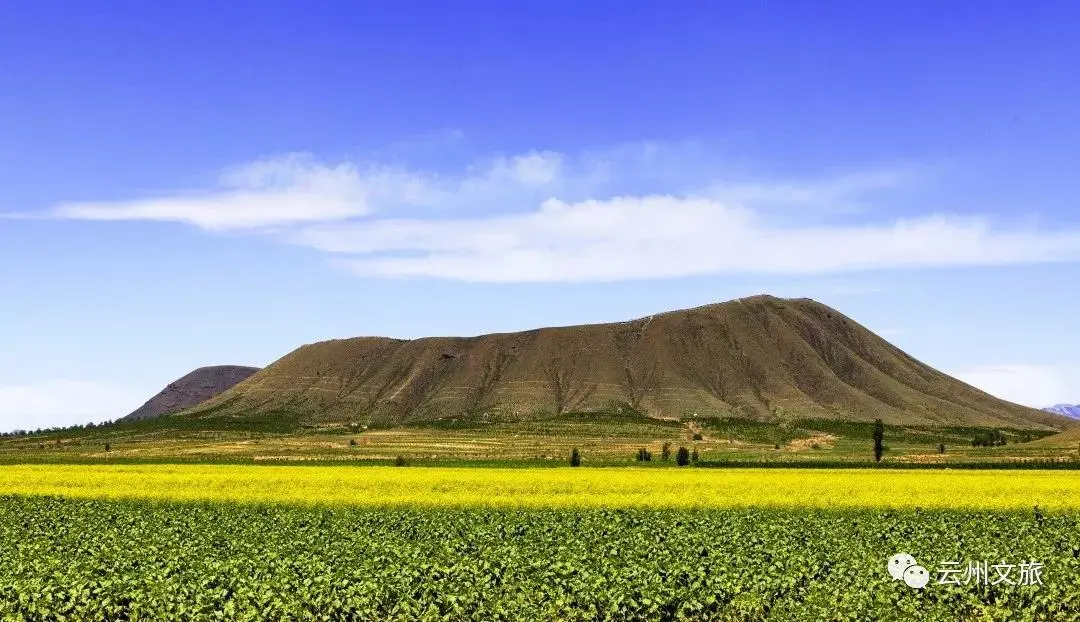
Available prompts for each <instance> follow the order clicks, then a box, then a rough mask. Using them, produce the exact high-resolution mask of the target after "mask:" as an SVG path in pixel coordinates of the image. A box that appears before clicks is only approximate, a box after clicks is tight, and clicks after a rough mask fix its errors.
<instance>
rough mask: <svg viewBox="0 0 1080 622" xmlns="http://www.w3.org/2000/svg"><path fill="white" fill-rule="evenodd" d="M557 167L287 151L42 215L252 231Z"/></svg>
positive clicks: (433, 197) (485, 194) (548, 159)
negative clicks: (409, 162)
mask: <svg viewBox="0 0 1080 622" xmlns="http://www.w3.org/2000/svg"><path fill="white" fill-rule="evenodd" d="M561 173H562V156H561V155H559V154H556V153H553V152H530V153H526V154H522V155H517V156H513V157H502V156H500V157H497V158H494V159H492V160H491V161H490V162H488V163H487V164H486V165H485V166H483V167H476V168H473V169H470V170H469V171H467V173H466V174H464V175H462V176H459V177H453V176H451V177H445V176H440V175H437V174H435V173H431V172H426V171H412V170H408V169H405V168H400V167H389V166H385V165H379V164H371V165H368V166H366V167H360V166H357V165H356V164H354V163H351V162H343V163H339V164H335V165H328V164H324V163H320V162H318V161H317V160H315V159H314V158H313V157H311V156H310V155H307V154H290V155H286V156H282V157H278V158H272V159H266V160H259V161H256V162H253V163H250V164H246V165H244V166H239V167H235V168H233V169H230V170H228V171H225V173H224V174H222V175H221V177H220V179H219V181H218V187H217V188H215V189H213V190H211V191H202V192H187V193H173V194H170V195H166V196H159V197H149V198H143V199H134V200H130V201H120V202H109V203H94V202H83V203H68V204H64V205H59V206H56V207H54V208H53V209H52V210H51V211H50V214H49V215H50V216H52V217H56V218H64V219H74V220H106V221H108V220H112V221H120V220H147V221H172V222H183V223H187V224H191V225H195V226H197V227H201V228H203V229H208V230H212V231H229V230H252V229H262V228H267V227H277V226H281V225H294V224H299V223H313V222H331V221H341V220H347V219H350V218H356V217H360V216H365V215H369V214H373V213H379V212H384V211H388V210H392V209H395V208H399V207H402V206H406V207H407V206H414V207H415V206H420V207H437V206H440V205H456V204H462V203H468V202H470V201H491V200H493V199H494V200H497V199H499V198H503V197H505V196H508V195H513V194H514V193H515V192H519V191H521V190H526V191H530V190H536V189H540V188H544V187H547V186H551V185H553V184H556V183H557V182H558V181H559V179H560V175H561ZM13 216H17V215H13Z"/></svg>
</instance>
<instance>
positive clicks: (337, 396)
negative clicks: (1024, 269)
mask: <svg viewBox="0 0 1080 622" xmlns="http://www.w3.org/2000/svg"><path fill="white" fill-rule="evenodd" d="M611 409H622V410H624V411H626V410H630V411H636V412H640V413H643V414H646V415H649V416H653V417H670V418H683V417H692V416H703V417H704V416H736V417H746V418H754V419H759V420H778V419H779V420H796V419H808V418H818V419H844V420H854V421H872V420H874V419H878V418H880V419H882V420H884V421H885V422H886V423H890V424H899V425H904V424H912V425H937V426H998V427H1012V428H1029V429H1063V428H1065V427H1068V426H1069V425H1070V424H1071V423H1072V422H1070V421H1069V420H1068V419H1066V418H1065V417H1062V416H1060V415H1055V414H1051V413H1046V412H1042V411H1039V410H1036V409H1031V408H1026V407H1024V406H1020V405H1017V404H1012V403H1009V402H1005V401H1002V400H1000V399H997V398H995V397H992V396H990V395H988V394H987V393H984V392H982V391H980V390H978V389H976V388H974V387H971V386H969V385H967V384H964V383H963V382H961V381H959V380H956V379H955V378H952V377H949V376H947V375H945V374H943V373H941V372H939V371H937V370H934V369H931V368H930V367H928V366H926V365H924V364H922V363H920V362H919V361H917V360H915V359H914V358H912V357H911V356H909V355H907V354H905V353H904V352H902V351H900V350H899V349H898V348H896V347H895V346H893V345H891V344H889V343H888V342H886V341H885V340H884V339H882V338H880V337H878V336H877V335H875V334H873V333H872V332H870V331H869V330H867V329H866V328H864V327H862V326H860V325H859V324H857V323H856V322H855V321H854V320H852V319H850V318H848V317H846V316H844V315H843V314H841V313H839V312H838V311H836V310H834V309H831V308H829V307H827V306H825V305H823V304H820V303H818V302H815V301H812V300H807V299H798V300H784V299H779V298H774V297H772V296H756V297H752V298H744V299H739V300H734V301H731V302H726V303H720V304H712V305H707V306H703V307H698V308H694V309H688V310H682V311H672V312H668V313H659V314H656V315H651V316H649V317H645V318H641V319H637V320H632V321H627V322H618V323H612V324H595V325H585V326H567V327H558V328H540V329H535V330H529V331H524V332H519V333H502V334H491V335H481V336H477V337H430V338H423V339H413V340H404V339H392V338H388V337H357V338H352V339H337V340H331V341H325V342H321V343H315V344H310V345H305V346H302V347H300V348H299V349H297V350H295V351H293V352H292V353H290V354H288V355H286V356H285V357H283V358H281V359H279V360H278V361H276V362H274V363H273V364H271V365H270V366H268V367H266V368H265V369H263V370H261V371H259V372H258V373H256V374H254V375H253V376H252V377H251V378H249V379H248V380H247V381H245V382H244V383H242V384H240V385H237V386H235V387H233V388H231V389H229V390H228V391H225V392H224V393H222V394H221V395H219V396H217V397H215V398H213V399H211V400H209V401H208V402H206V403H204V404H202V405H200V406H198V407H196V408H194V409H192V410H191V411H188V412H186V413H184V414H183V415H182V416H184V417H196V418H197V417H228V418H230V419H234V418H244V417H251V418H265V417H266V416H268V415H272V416H274V417H288V418H290V419H293V420H295V421H296V422H297V423H299V424H306V425H325V424H331V423H343V422H351V423H358V424H361V423H362V424H370V425H400V424H405V423H410V422H417V421H425V420H435V419H444V418H465V419H478V420H488V421H492V420H527V419H531V418H537V417H542V416H545V414H546V415H550V414H553V413H568V412H581V411H595V410H611Z"/></svg>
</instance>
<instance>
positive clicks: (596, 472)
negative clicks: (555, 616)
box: [0, 465, 1080, 510]
mask: <svg viewBox="0 0 1080 622" xmlns="http://www.w3.org/2000/svg"><path fill="white" fill-rule="evenodd" d="M0 494H19V495H63V496H68V497H99V498H140V499H158V500H215V501H240V502H289V503H315V504H350V505H363V506H383V505H426V506H522V507H573V506H580V507H612V508H616V507H673V508H687V507H711V508H729V507H748V506H758V507H800V508H842V507H849V508H850V507H867V508H913V507H921V508H926V509H930V508H958V509H959V508H964V509H987V510H1002V509H1019V508H1031V507H1032V506H1035V505H1038V506H1039V507H1041V508H1046V509H1075V508H1080V472H1074V471H1031V470H1024V471H976V470H962V471H961V470H953V471H949V470H869V469H867V470H855V469H838V470H826V469H806V470H798V469H730V470H721V469H675V468H670V469H657V468H630V467H628V468H593V469H590V468H578V469H571V468H557V469H550V468H549V469H542V468H541V469H515V468H505V469H499V468H428V467H349V466H345V467H334V466H325V467H324V466H236V465H111V466H110V465H6V466H0Z"/></svg>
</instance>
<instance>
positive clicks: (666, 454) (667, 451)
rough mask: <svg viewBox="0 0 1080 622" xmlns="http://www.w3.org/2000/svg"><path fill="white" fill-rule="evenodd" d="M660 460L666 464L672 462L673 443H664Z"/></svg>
mask: <svg viewBox="0 0 1080 622" xmlns="http://www.w3.org/2000/svg"><path fill="white" fill-rule="evenodd" d="M660 458H662V459H663V460H664V462H667V461H668V460H671V443H664V446H663V447H661V448H660Z"/></svg>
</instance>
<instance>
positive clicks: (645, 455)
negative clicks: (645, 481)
mask: <svg viewBox="0 0 1080 622" xmlns="http://www.w3.org/2000/svg"><path fill="white" fill-rule="evenodd" d="M637 460H638V462H652V452H651V451H649V450H648V449H646V448H645V447H642V448H641V449H639V450H637Z"/></svg>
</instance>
